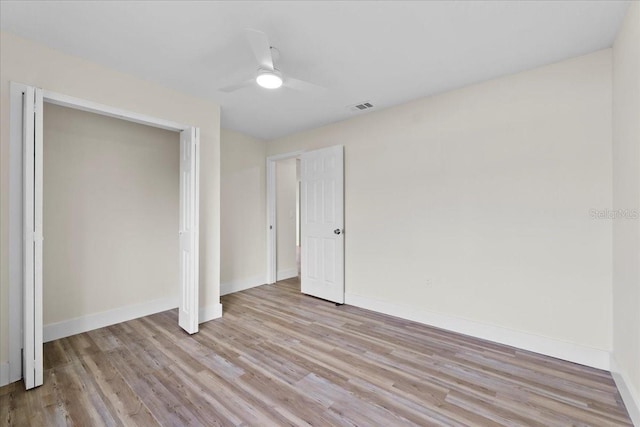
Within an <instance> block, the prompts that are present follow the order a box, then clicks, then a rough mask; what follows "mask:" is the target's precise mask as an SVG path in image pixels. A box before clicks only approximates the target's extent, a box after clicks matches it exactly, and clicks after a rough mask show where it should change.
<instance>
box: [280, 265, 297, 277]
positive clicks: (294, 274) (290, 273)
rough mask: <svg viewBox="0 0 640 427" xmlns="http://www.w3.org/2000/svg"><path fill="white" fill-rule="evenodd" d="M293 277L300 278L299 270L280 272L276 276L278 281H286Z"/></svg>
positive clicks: (292, 269)
mask: <svg viewBox="0 0 640 427" xmlns="http://www.w3.org/2000/svg"><path fill="white" fill-rule="evenodd" d="M292 277H298V268H297V267H296V268H290V269H288V270H279V271H278V273H277V274H276V280H286V279H291V278H292Z"/></svg>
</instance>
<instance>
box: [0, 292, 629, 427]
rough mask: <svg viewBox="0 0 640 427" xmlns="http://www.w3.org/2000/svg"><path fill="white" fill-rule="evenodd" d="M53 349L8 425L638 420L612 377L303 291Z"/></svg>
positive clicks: (8, 406) (4, 408) (10, 397)
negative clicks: (183, 324)
mask: <svg viewBox="0 0 640 427" xmlns="http://www.w3.org/2000/svg"><path fill="white" fill-rule="evenodd" d="M222 302H223V304H224V316H223V318H222V319H218V320H214V321H211V322H208V323H206V324H203V325H201V330H200V332H199V333H198V334H196V335H193V336H188V335H187V334H185V333H183V332H182V330H180V329H179V328H178V326H177V312H176V311H175V310H173V311H168V312H164V313H160V314H156V315H153V316H148V317H144V318H141V319H137V320H133V321H130V322H126V323H121V324H118V325H114V326H110V327H107V328H102V329H98V330H95V331H92V332H88V333H84V334H79V335H76V336H73V337H69V338H65V339H61V340H57V341H53V342H50V343H47V344H45V348H44V354H45V369H46V370H45V383H44V385H43V386H41V387H39V388H37V389H35V390H32V391H29V392H25V391H24V390H23V386H22V383H14V384H11V385H8V386H5V387H3V388H0V416H1V418H0V425H9V426H57V425H75V426H100V425H107V426H119V425H125V426H134V425H138V426H154V425H163V426H199V425H203V426H233V425H243V426H263V425H268V426H285V425H295V426H299V425H314V426H328V425H330V426H343V425H344V426H405V425H418V426H570V425H575V426H630V425H631V422H630V420H629V417H628V415H627V412H626V410H625V408H624V405H623V404H622V401H621V399H620V395H619V394H618V391H617V390H616V387H615V385H614V383H613V380H612V379H611V375H610V374H609V373H607V372H605V371H600V370H596V369H592V368H587V367H584V366H580V365H576V364H572V363H569V362H564V361H561V360H557V359H553V358H549V357H545V356H541V355H538V354H534V353H529V352H525V351H521V350H517V349H514V348H511V347H507V346H503V345H497V344H493V343H490V342H486V341H482V340H478V339H474V338H470V337H466V336H463V335H458V334H454V333H450V332H446V331H443V330H439V329H435V328H430V327H427V326H424V325H420V324H417V323H413V322H409V321H405V320H400V319H397V318H394V317H390V316H385V315H381V314H377V313H373V312H370V311H367V310H362V309H359V308H356V307H352V306H348V305H344V306H340V307H336V306H335V305H334V304H332V303H329V302H326V301H323V300H319V299H316V298H312V297H309V296H305V295H302V294H300V291H299V284H298V282H297V281H296V280H289V281H282V282H279V283H277V284H275V285H270V286H261V287H258V288H253V289H250V290H247V291H243V292H239V293H236V294H232V295H228V296H225V297H223V298H222Z"/></svg>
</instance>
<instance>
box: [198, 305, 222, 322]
mask: <svg viewBox="0 0 640 427" xmlns="http://www.w3.org/2000/svg"><path fill="white" fill-rule="evenodd" d="M220 317H222V304H220V303H217V304H213V305H208V306H205V307H200V310H199V312H198V323H204V322H208V321H209V320H213V319H219V318H220Z"/></svg>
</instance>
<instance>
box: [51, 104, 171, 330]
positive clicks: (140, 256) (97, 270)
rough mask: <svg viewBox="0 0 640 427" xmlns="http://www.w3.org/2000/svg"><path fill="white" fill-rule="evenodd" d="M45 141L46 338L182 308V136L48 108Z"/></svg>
mask: <svg viewBox="0 0 640 427" xmlns="http://www.w3.org/2000/svg"><path fill="white" fill-rule="evenodd" d="M44 141H45V143H44V183H45V188H44V212H43V213H44V217H43V220H44V235H45V236H46V239H45V240H44V246H43V260H44V268H43V293H44V298H43V299H44V306H43V311H44V313H43V314H44V324H45V330H46V329H47V325H49V324H52V323H58V322H63V321H69V320H70V319H74V318H78V317H85V316H88V315H93V314H96V313H101V312H105V311H110V310H114V309H118V308H122V307H127V306H131V305H134V304H143V303H145V302H148V301H153V300H158V299H167V300H169V301H171V302H172V303H173V307H176V306H177V303H178V290H179V280H178V267H179V266H178V260H179V256H178V255H179V254H178V248H179V247H178V243H179V242H178V228H179V222H178V221H179V219H178V212H179V177H180V175H179V171H180V136H179V134H178V133H177V132H170V131H167V130H162V129H157V128H152V127H148V126H143V125H138V124H135V123H131V122H126V121H123V120H117V119H113V118H109V117H106V116H100V115H97V114H91V113H87V112H82V111H79V110H73V109H69V108H64V107H59V106H56V105H52V104H47V103H45V106H44ZM170 306H171V305H170Z"/></svg>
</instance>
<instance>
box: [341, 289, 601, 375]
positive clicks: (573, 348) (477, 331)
mask: <svg viewBox="0 0 640 427" xmlns="http://www.w3.org/2000/svg"><path fill="white" fill-rule="evenodd" d="M345 303H346V304H350V305H355V306H356V307H361V308H366V309H367V310H372V311H377V312H379V313H384V314H389V315H391V316H396V317H400V318H402V319H407V320H412V321H414V322H418V323H424V324H426V325H429V326H435V327H437V328H442V329H446V330H449V331H453V332H458V333H461V334H464V335H470V336H472V337H476V338H482V339H485V340H488V341H493V342H497V343H500V344H506V345H509V346H512V347H517V348H520V349H523V350H528V351H533V352H535V353H540V354H544V355H547V356H552V357H556V358H558V359H563V360H568V361H570V362H575V363H579V364H581V365H586V366H591V367H594V368H598V369H604V370H609V367H610V354H609V352H608V351H606V350H600V349H595V348H591V347H586V346H581V345H578V344H573V343H569V342H565V341H560V340H556V339H553V338H548V337H543V336H540V335H535V334H530V333H528V332H521V331H516V330H513V329H508V328H503V327H500V326H495V325H490V324H486V323H481V322H476V321H473V320H468V319H462V318H458V317H453V316H447V315H443V314H440V313H435V312H431V311H424V310H418V309H414V308H411V307H406V306H401V305H396V304H391V303H387V302H385V301H380V300H376V299H373V298H368V297H363V296H360V295H355V294H348V293H347V294H345Z"/></svg>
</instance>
